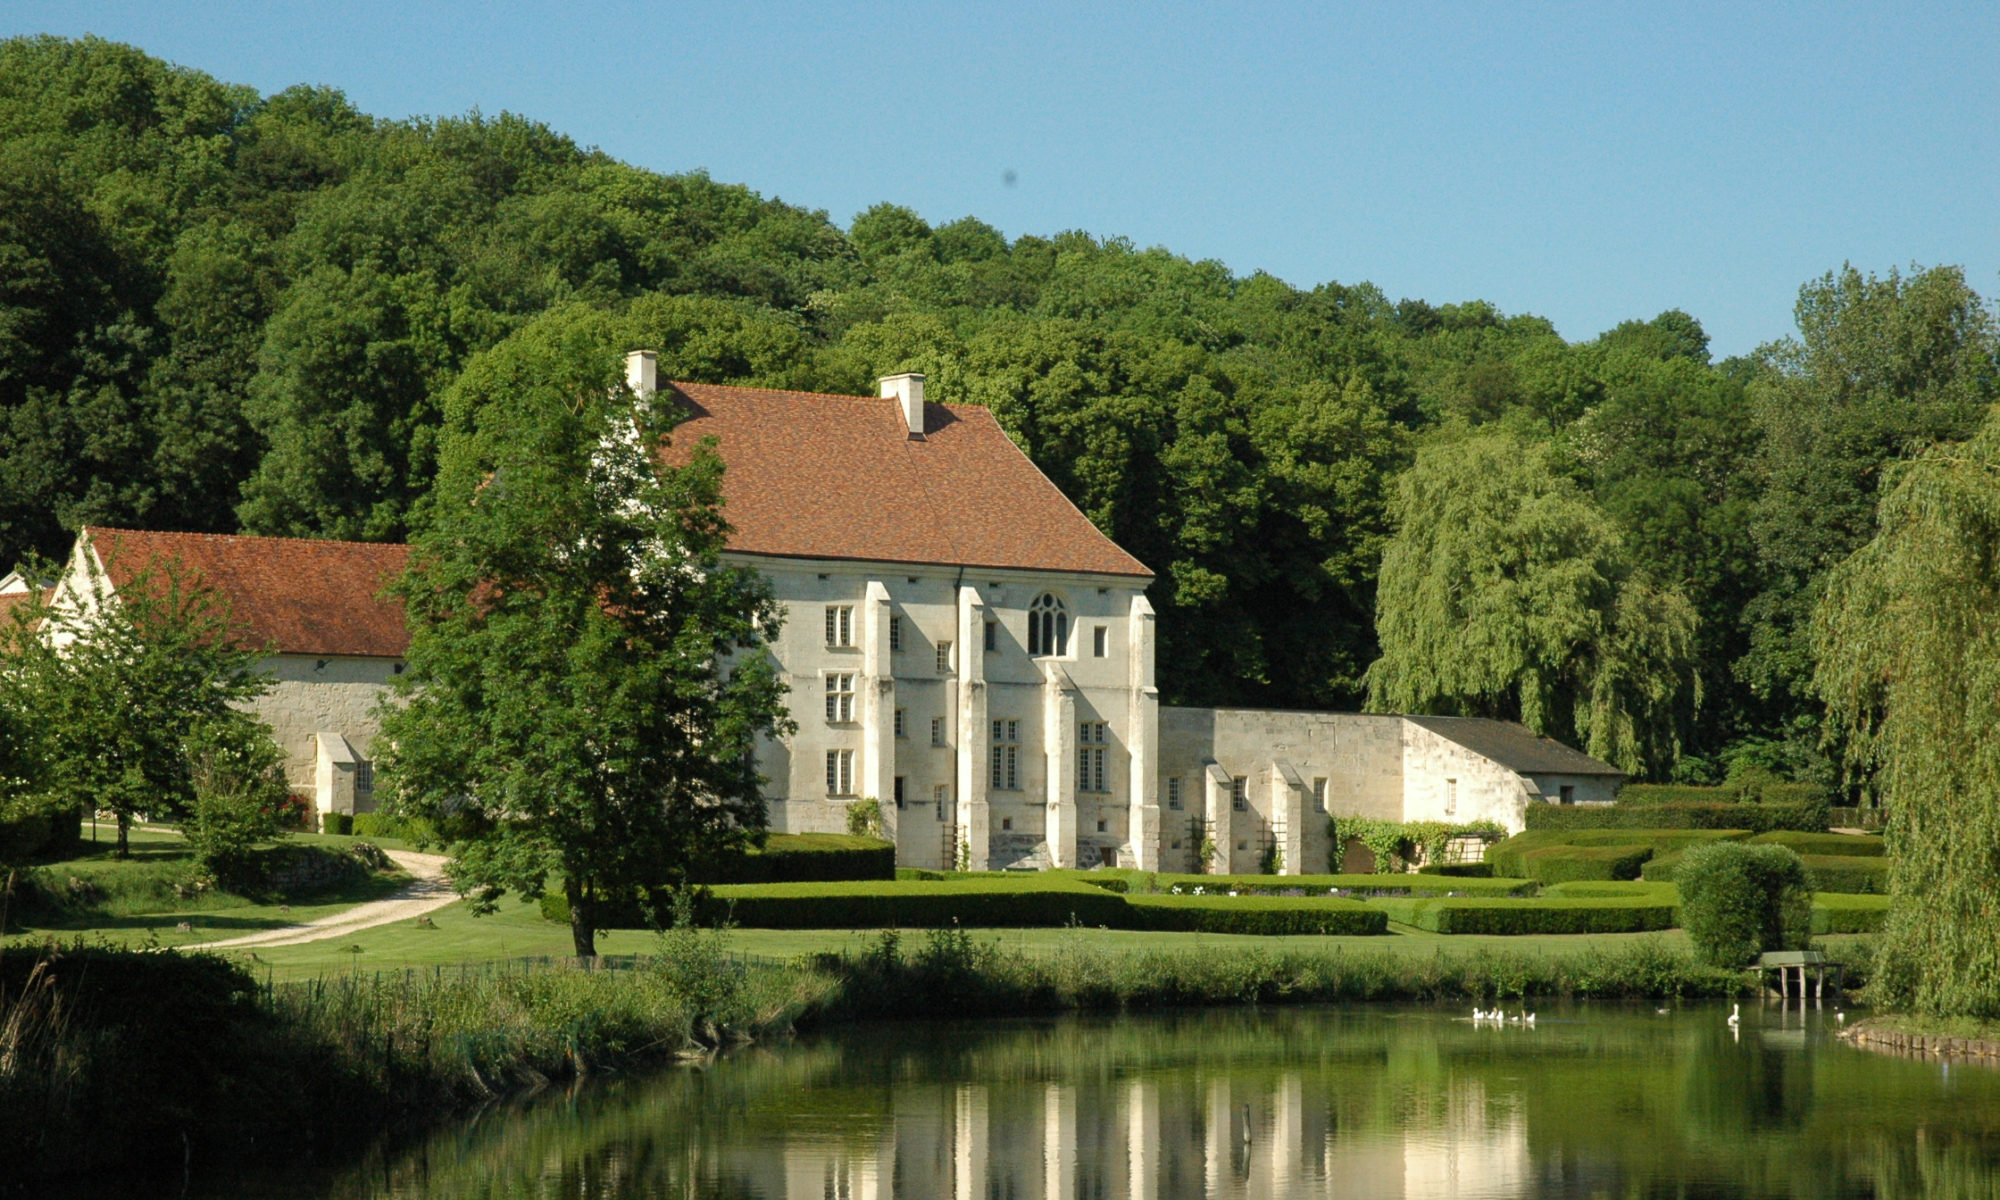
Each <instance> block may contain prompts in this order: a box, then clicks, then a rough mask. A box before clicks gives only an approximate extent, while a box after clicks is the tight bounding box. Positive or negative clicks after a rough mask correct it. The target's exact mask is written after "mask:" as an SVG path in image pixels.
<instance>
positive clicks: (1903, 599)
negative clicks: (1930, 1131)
mask: <svg viewBox="0 0 2000 1200" xmlns="http://www.w3.org/2000/svg"><path fill="white" fill-rule="evenodd" d="M1813 641H1814V650H1815V654H1816V657H1817V660H1818V664H1817V669H1816V671H1815V674H1814V679H1813V683H1814V687H1815V689H1816V690H1817V692H1818V693H1819V695H1820V697H1821V698H1822V699H1824V700H1825V701H1826V703H1827V708H1828V716H1829V718H1830V720H1831V721H1832V723H1833V725H1834V726H1835V728H1836V730H1837V731H1838V732H1842V733H1845V734H1846V735H1847V739H1848V743H1847V744H1848V755H1849V765H1850V768H1851V769H1853V770H1855V771H1857V772H1859V773H1861V774H1863V775H1867V776H1872V780H1873V784H1874V787H1875V789H1876V792H1877V794H1878V795H1879V796H1880V797H1881V800H1882V802H1883V804H1884V805H1885V806H1886V807H1887V809H1888V825H1887V836H1888V843H1889V852H1890V855H1891V858H1892V861H1893V863H1894V865H1893V867H1892V868H1891V875H1890V887H1891V890H1892V892H1893V893H1894V894H1895V896H1896V904H1895V907H1894V908H1893V909H1892V911H1891V915H1890V918H1889V924H1888V927H1887V929H1886V931H1885V936H1884V937H1883V939H1882V946H1883V949H1882V952H1881V957H1880V959H1879V960H1878V968H1879V970H1878V976H1879V979H1880V982H1881V990H1882V991H1883V992H1884V993H1886V995H1887V999H1888V1001H1889V1003H1891V1004H1892V1005H1894V1006H1895V1007H1898V1008H1911V1009H1914V1010H1916V1011H1918V1012H1922V1013H1928V1014H1932V1015H1937V1016H1971V1017H1982V1018H1986V1019H1989V1020H1990V1019H1996V1018H2000V425H1996V424H1995V421H1994V419H1993V418H1990V417H1989V418H1988V420H1987V423H1986V425H1985V426H1984V427H1983V428H1982V429H1981V430H1980V432H1979V433H1978V434H1977V435H1975V436H1974V437H1973V438H1972V439H1971V440H1969V441H1967V442H1964V443H1961V444H1959V445H1955V446H1940V447H1936V448H1934V449H1932V450H1931V451H1929V452H1927V453H1926V454H1924V455H1923V456H1922V457H1920V458H1917V459H1915V460H1913V461H1911V462H1910V463H1908V464H1907V465H1906V466H1905V467H1904V468H1903V470H1902V472H1901V476H1900V478H1899V479H1898V480H1897V482H1896V485H1895V487H1894V489H1893V490H1892V491H1890V492H1889V493H1888V495H1887V496H1886V497H1885V498H1884V499H1883V501H1882V503H1881V507H1880V510H1879V512H1878V514H1877V532H1876V534H1875V538H1874V540H1873V541H1870V542H1869V543H1867V544H1866V545H1864V546H1863V547H1862V548H1861V549H1860V550H1858V551H1856V552H1855V553H1854V554H1853V555H1852V556H1851V557H1849V558H1848V559H1847V560H1846V561H1845V562H1843V563H1841V564H1840V565H1839V566H1838V567H1836V568H1835V569H1834V570H1833V571H1832V572H1831V574H1830V575H1829V576H1828V579H1827V588H1826V592H1825V595H1824V597H1823V599H1822V600H1821V601H1820V604H1819V606H1818V608H1817V609H1816V611H1815V613H1814V620H1813Z"/></svg>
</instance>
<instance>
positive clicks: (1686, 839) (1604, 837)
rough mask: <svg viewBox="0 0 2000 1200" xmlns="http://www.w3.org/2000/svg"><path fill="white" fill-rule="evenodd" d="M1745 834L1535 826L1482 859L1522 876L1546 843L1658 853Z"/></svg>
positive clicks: (1501, 871)
mask: <svg viewBox="0 0 2000 1200" xmlns="http://www.w3.org/2000/svg"><path fill="white" fill-rule="evenodd" d="M1748 836H1750V835H1749V832H1748V831H1747V830H1741V829H1649V828H1634V829H1575V830H1562V829H1536V830H1529V831H1528V832H1527V833H1517V834H1515V835H1514V836H1513V837H1510V838H1508V839H1507V840H1506V841H1504V842H1501V843H1500V844H1499V845H1497V846H1493V847H1490V848H1488V850H1487V851H1486V861H1487V862H1488V863H1491V864H1492V866H1493V870H1494V873H1495V874H1498V875H1510V876H1519V877H1525V876H1526V875H1527V873H1528V868H1527V863H1526V862H1525V861H1524V856H1525V855H1526V854H1528V853H1529V852H1530V851H1533V850H1540V849H1542V848H1544V847H1548V846H1627V847H1633V846H1646V847H1651V848H1652V851H1653V853H1654V854H1655V855H1662V854H1670V853H1672V852H1674V851H1676V850H1680V849H1683V848H1685V847H1687V846H1690V845H1693V844H1694V843H1695V842H1701V841H1714V840H1717V839H1728V838H1744V837H1748Z"/></svg>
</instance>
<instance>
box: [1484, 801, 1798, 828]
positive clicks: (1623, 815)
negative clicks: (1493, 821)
mask: <svg viewBox="0 0 2000 1200" xmlns="http://www.w3.org/2000/svg"><path fill="white" fill-rule="evenodd" d="M1524 820H1525V821H1526V823H1527V828H1528V829H1529V830H1556V829H1634V828H1637V829H1747V830H1749V831H1750V832H1752V833H1767V832H1769V831H1771V830H1774V829H1794V830H1799V831H1801V832H1805V833H1825V832H1826V829H1827V820H1828V813H1827V806H1826V804H1825V803H1824V802H1823V801H1809V802H1799V803H1765V804H1736V803H1730V802H1727V801H1684V800H1672V801H1666V802H1663V803H1658V804H1632V803H1627V802H1625V801H1624V800H1622V799H1621V800H1620V801H1619V802H1618V803H1616V804H1597V805H1583V804H1567V805H1565V804H1542V803H1536V804H1530V805H1528V806H1527V809H1526V811H1525V813H1524Z"/></svg>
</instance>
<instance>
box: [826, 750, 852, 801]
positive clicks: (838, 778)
mask: <svg viewBox="0 0 2000 1200" xmlns="http://www.w3.org/2000/svg"><path fill="white" fill-rule="evenodd" d="M826 794H827V795H829V796H834V797H840V796H852V795H853V794H854V751H852V750H829V751H827V752H826Z"/></svg>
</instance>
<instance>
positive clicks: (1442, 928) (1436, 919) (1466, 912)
mask: <svg viewBox="0 0 2000 1200" xmlns="http://www.w3.org/2000/svg"><path fill="white" fill-rule="evenodd" d="M1370 903H1372V904H1374V905H1375V906H1376V907H1378V908H1381V909H1383V910H1384V911H1385V912H1387V913H1388V914H1389V915H1390V917H1391V918H1393V919H1394V920H1397V921H1400V922H1402V923H1403V924H1405V925H1414V926H1416V927H1417V928H1418V929H1422V930H1425V931H1427V932H1430V933H1445V934H1488V935H1502V936H1511V935H1519V934H1537V933H1649V932H1654V931H1657V930H1662V929H1672V928H1673V927H1674V906H1673V904H1672V903H1663V902H1662V898H1660V897H1649V896H1634V897H1631V898H1629V899H1621V898H1616V897H1613V898H1603V899H1598V898H1585V897H1576V898H1568V899H1564V898H1540V897H1538V898H1536V899H1533V900H1500V899H1481V898H1455V899H1440V900H1377V901H1371V902H1370Z"/></svg>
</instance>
